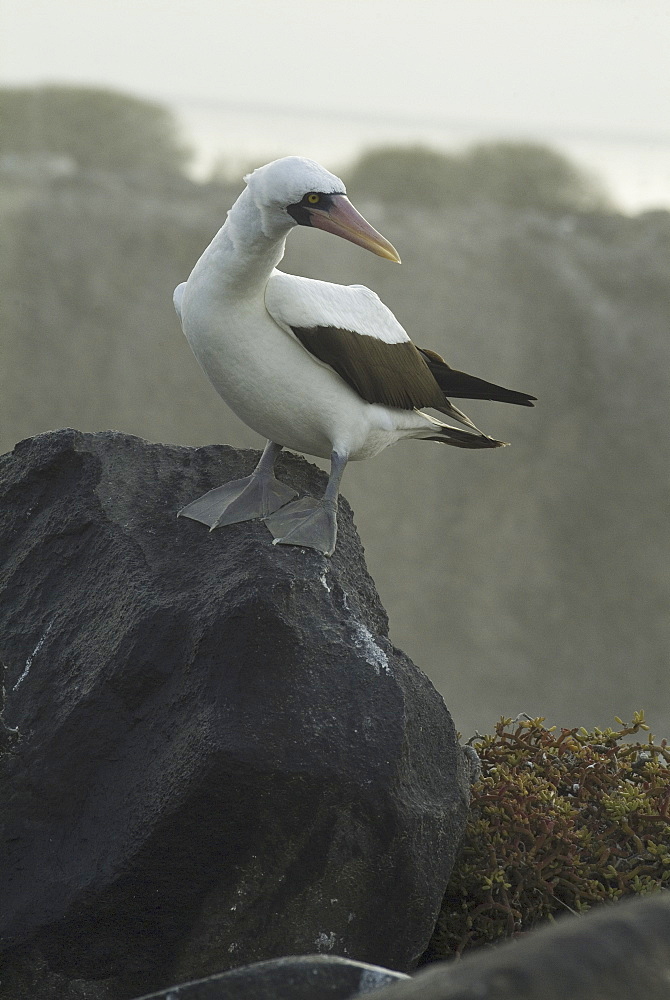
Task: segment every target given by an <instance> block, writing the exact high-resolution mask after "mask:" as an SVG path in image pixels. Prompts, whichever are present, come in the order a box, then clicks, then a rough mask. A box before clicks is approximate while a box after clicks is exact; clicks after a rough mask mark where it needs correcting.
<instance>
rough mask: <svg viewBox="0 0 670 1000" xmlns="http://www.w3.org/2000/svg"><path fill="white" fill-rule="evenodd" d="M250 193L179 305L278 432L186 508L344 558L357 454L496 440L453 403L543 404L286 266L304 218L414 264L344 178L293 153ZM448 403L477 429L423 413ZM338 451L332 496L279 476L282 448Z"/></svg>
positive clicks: (255, 424) (191, 334)
mask: <svg viewBox="0 0 670 1000" xmlns="http://www.w3.org/2000/svg"><path fill="white" fill-rule="evenodd" d="M245 181H246V184H247V186H246V189H245V190H244V191H243V192H242V194H241V195H240V196H239V198H238V199H237V201H236V202H235V204H234V205H233V207H232V208H231V209H230V211H229V212H228V217H227V219H226V222H225V225H224V226H223V228H222V229H220V230H219V232H218V233H217V234H216V236H215V237H214V239H213V240H212V242H211V243H210V245H209V246H208V247H207V249H206V250H205V252H204V253H203V255H202V256H201V257H200V259H199V260H198V262H197V263H196V265H195V267H194V268H193V271H192V272H191V275H190V277H189V278H188V281H185V282H182V284H180V285H179V286H178V287H177V288H176V289H175V293H174V304H175V308H176V310H177V313H178V315H179V317H180V319H181V323H182V328H183V331H184V333H185V335H186V337H187V339H188V342H189V344H190V346H191V348H192V350H193V353H194V354H195V356H196V358H197V360H198V362H199V363H200V365H201V367H202V369H203V371H204V372H205V374H206V375H207V376H208V378H209V379H210V381H211V382H212V384H213V385H214V388H215V389H216V390H217V392H218V393H219V395H220V396H221V397H222V398H223V399H224V400H225V402H226V403H227V404H228V405H229V406H230V408H231V409H232V410H233V411H234V412H235V413H236V414H237V415H238V417H240V418H241V419H242V420H243V421H244V422H245V423H246V424H247V425H248V426H249V427H251V428H253V430H255V431H257V432H258V433H259V434H262V435H263V436H264V437H266V438H267V439H268V443H267V445H266V447H265V450H264V452H263V455H262V457H261V460H260V462H259V464H258V466H257V467H256V469H255V470H254V472H253V473H252V475H251V476H248V477H247V478H245V479H239V480H236V481H234V482H231V483H227V484H225V485H224V486H219V487H217V488H216V489H213V490H210V491H209V492H208V493H206V494H205V495H204V496H203V497H200V498H199V499H198V500H194V501H193V502H192V503H189V504H188V505H187V506H186V507H184V508H183V509H182V510H180V511H179V515H183V516H185V517H190V518H192V519H194V520H196V521H201V522H202V523H204V524H206V525H208V526H209V527H210V529H213V528H218V527H221V526H222V525H226V524H233V523H235V522H238V521H246V520H251V519H252V518H264V519H265V524H266V525H267V527H268V528H269V529H270V531H271V533H272V534H273V535H274V540H275V544H276V543H281V544H284V545H302V546H307V547H309V548H313V549H316V550H317V551H319V552H322V553H324V554H325V555H331V554H332V553H333V551H334V549H335V541H336V537H337V497H338V490H339V485H340V480H341V478H342V473H343V471H344V467H345V465H346V464H347V462H348V461H355V460H358V459H363V458H370V457H372V456H373V455H377V454H378V453H379V452H380V451H382V450H383V449H384V448H386V447H388V445H391V444H394V443H395V442H396V441H399V440H401V439H403V438H419V439H423V440H427V441H441V442H443V443H444V444H450V445H455V446H456V447H459V448H496V447H500V446H501V445H502V444H503V442H501V441H495V440H494V439H493V438H490V437H488V436H487V435H485V434H483V433H482V432H481V431H480V430H479V429H478V428H477V427H475V425H474V424H473V423H472V421H471V420H470V419H469V418H468V417H467V416H465V414H464V413H462V412H461V411H460V410H459V409H457V408H456V407H455V406H454V405H453V404H452V403H451V402H450V401H449V399H448V398H447V397H448V396H456V397H463V398H470V399H492V400H500V401H502V402H507V403H518V404H521V405H522V406H532V405H533V403H532V400H533V399H534V398H535V397H533V396H529V395H527V394H526V393H522V392H514V391H513V390H510V389H503V388H502V387H500V386H496V385H493V384H492V383H490V382H485V381H484V380H482V379H478V378H475V377H473V376H471V375H466V374H465V373H463V372H459V371H456V370H455V369H452V368H450V367H449V366H448V365H447V364H446V363H445V362H444V361H443V359H442V358H441V357H440V356H439V355H438V354H435V353H434V352H433V351H429V350H421V349H419V348H417V347H415V345H414V344H413V343H412V341H411V340H410V339H409V337H408V335H407V333H406V332H405V330H404V329H403V327H402V326H401V325H400V323H399V322H398V320H397V319H396V318H395V316H394V315H393V313H392V312H391V311H390V309H388V308H387V307H386V306H385V305H384V304H383V303H382V302H381V300H380V299H379V298H378V296H377V295H376V294H375V293H374V292H372V291H370V289H369V288H366V287H364V286H363V285H346V286H345V285H336V284H331V283H329V282H325V281H315V280H312V279H310V278H302V277H297V276H295V275H292V274H286V273H284V272H282V271H278V270H277V264H279V262H280V261H281V259H282V257H283V255H284V246H285V243H286V237H287V236H288V234H289V233H290V231H291V230H292V229H293V228H294V227H295V226H313V227H316V228H317V229H322V230H324V231H325V232H327V233H333V234H335V235H337V236H342V237H343V238H344V239H346V240H350V241H351V242H352V243H355V244H357V245H358V246H361V247H364V248H365V249H366V250H370V251H372V253H375V254H378V255H379V256H380V257H385V258H387V259H388V260H392V261H396V262H398V263H400V258H399V256H398V254H397V252H396V250H395V248H394V247H393V246H392V245H391V244H390V243H389V242H388V240H386V239H384V237H383V236H381V235H380V233H378V232H377V231H376V230H375V229H373V228H372V226H370V225H369V223H368V222H366V220H365V219H364V218H363V217H362V216H361V215H359V213H358V212H357V211H356V209H355V208H354V206H353V205H352V204H351V202H350V201H349V200H348V199H347V197H346V191H345V187H344V184H343V183H342V181H341V180H340V179H339V178H338V177H336V176H335V175H334V174H331V173H330V172H329V171H327V170H326V169H325V168H324V167H322V166H320V165H319V164H318V163H315V162H314V161H313V160H308V159H305V158H303V157H299V156H288V157H284V158H283V159H280V160H275V161H273V162H272V163H268V164H266V165H265V166H264V167H260V168H259V169H257V170H254V172H253V173H251V174H249V175H248V176H247V177H245ZM422 407H430V408H433V409H436V410H438V411H440V412H441V413H443V414H445V415H446V416H447V417H449V418H451V419H452V420H456V421H458V422H459V423H461V424H462V425H463V426H464V427H466V428H467V430H462V429H460V428H457V427H453V426H451V425H449V424H445V423H444V422H443V421H441V420H438V419H436V418H435V417H433V416H431V415H429V414H427V413H424V412H422V409H421V408H422ZM284 447H286V448H292V449H294V450H295V451H300V452H305V453H306V454H308V455H316V456H319V457H321V458H329V459H330V461H331V472H330V478H329V480H328V485H327V488H326V491H325V494H324V496H323V497H322V498H321V499H315V498H313V497H303V498H302V499H300V500H296V499H294V498H295V497H297V493H296V492H295V491H294V490H292V489H291V488H290V487H288V486H286V485H284V484H283V483H281V482H279V480H277V479H276V478H275V476H274V474H273V466H274V463H275V460H276V458H277V456H278V454H279V452H280V451H281V449H282V448H284Z"/></svg>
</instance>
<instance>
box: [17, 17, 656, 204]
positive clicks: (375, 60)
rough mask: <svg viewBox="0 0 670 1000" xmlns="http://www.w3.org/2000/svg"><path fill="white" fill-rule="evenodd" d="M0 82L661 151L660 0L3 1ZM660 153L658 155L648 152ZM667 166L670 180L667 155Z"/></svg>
mask: <svg viewBox="0 0 670 1000" xmlns="http://www.w3.org/2000/svg"><path fill="white" fill-rule="evenodd" d="M0 11H2V14H1V17H2V21H3V23H2V25H1V31H0V78H1V79H2V81H3V82H4V83H6V84H7V83H9V84H19V83H36V82H45V81H49V82H54V81H57V82H74V83H82V84H83V83H95V84H102V85H108V86H113V87H116V88H121V89H124V90H129V91H132V92H134V93H137V94H140V95H146V96H153V97H158V98H162V99H168V100H172V99H183V98H189V99H195V100H196V101H208V102H212V103H213V104H217V103H221V104H224V105H225V104H227V105H231V104H238V105H242V106H243V107H244V106H249V107H253V108H254V113H257V112H258V108H259V107H267V106H269V107H270V108H280V109H287V110H288V112H289V113H290V112H291V111H292V110H295V111H296V112H299V111H301V110H304V111H307V112H309V113H310V115H311V117H312V119H313V121H315V120H316V121H318V124H319V126H320V127H322V128H323V129H324V130H327V128H328V121H329V115H333V113H336V114H337V116H338V118H339V119H340V120H341V119H342V117H346V115H348V114H354V113H355V114H359V115H361V114H362V115H364V116H366V115H367V116H372V117H376V118H378V119H382V120H388V121H389V122H390V121H395V122H398V123H399V124H400V125H402V122H403V121H412V120H414V119H417V120H422V121H423V120H425V121H433V122H438V123H440V122H441V123H455V124H458V123H462V124H463V125H465V126H468V127H469V128H472V129H475V130H478V131H480V132H481V133H482V134H484V133H486V132H493V133H500V132H509V133H510V134H511V135H519V134H522V133H523V134H525V133H527V132H529V131H530V132H533V131H536V132H537V134H538V136H540V137H545V136H550V135H559V134H563V135H564V136H565V137H567V138H570V137H571V136H572V137H573V138H576V139H579V138H580V137H581V138H584V137H586V138H592V139H603V140H605V141H607V142H613V141H618V140H622V141H624V142H630V141H632V140H635V141H638V142H640V141H641V142H642V143H643V144H645V145H646V146H647V147H650V148H651V147H654V146H655V147H656V152H657V154H658V155H660V154H662V153H663V151H664V155H665V156H668V157H670V113H669V112H670V68H669V67H670V0H113V2H112V0H1V2H0ZM659 151H660V153H659ZM659 163H661V167H660V169H661V170H662V169H664V168H663V166H662V164H663V163H665V164H666V166H667V175H668V176H667V180H668V185H669V187H670V159H667V160H664V161H663V160H661V161H659Z"/></svg>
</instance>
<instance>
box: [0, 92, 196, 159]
mask: <svg viewBox="0 0 670 1000" xmlns="http://www.w3.org/2000/svg"><path fill="white" fill-rule="evenodd" d="M189 158H190V152H189V151H188V150H187V149H186V147H185V146H184V145H182V144H181V142H180V140H179V138H178V134H177V127H176V124H175V121H174V119H173V117H172V115H171V114H170V112H169V111H168V110H167V108H165V107H163V106H162V105H161V104H157V103H154V102H152V101H145V100H141V99H140V98H137V97H131V96H129V95H128V94H121V93H117V92H115V91H111V90H103V89H97V88H93V87H65V86H44V87H11V88H3V89H0V161H1V162H2V166H3V169H5V170H11V169H12V164H16V165H17V169H23V170H26V171H28V172H29V171H30V170H31V169H34V168H39V167H40V166H41V168H42V169H43V170H44V171H45V172H47V173H48V172H49V170H50V169H53V170H55V171H56V172H66V171H67V168H68V164H71V166H72V167H73V168H75V169H80V170H102V171H111V172H138V173H153V174H177V173H179V172H181V171H182V169H183V168H184V166H185V164H186V163H187V162H188V160H189Z"/></svg>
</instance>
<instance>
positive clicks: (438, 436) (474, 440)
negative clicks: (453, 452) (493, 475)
mask: <svg viewBox="0 0 670 1000" xmlns="http://www.w3.org/2000/svg"><path fill="white" fill-rule="evenodd" d="M421 440H422V441H441V442H442V444H451V445H453V446H454V447H455V448H506V447H507V445H508V444H509V442H508V441H496V440H495V438H492V437H489V436H488V434H482V432H481V431H479V433H478V434H470V433H469V432H468V431H461V430H459V429H458V428H457V427H449V426H447V424H443V425H442V426H441V428H440V430H439V431H437V432H436V433H434V434H431V435H430V437H424V436H423V435H422V436H421Z"/></svg>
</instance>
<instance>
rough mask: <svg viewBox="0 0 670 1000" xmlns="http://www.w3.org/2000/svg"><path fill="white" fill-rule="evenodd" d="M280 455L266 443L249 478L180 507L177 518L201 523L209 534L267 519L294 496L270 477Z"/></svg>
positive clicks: (210, 492)
mask: <svg viewBox="0 0 670 1000" xmlns="http://www.w3.org/2000/svg"><path fill="white" fill-rule="evenodd" d="M280 451H281V445H280V444H275V443H274V441H268V443H267V444H266V446H265V450H264V451H263V454H262V455H261V460H260V462H259V463H258V465H257V466H256V468H255V469H254V471H253V472H252V473H251V475H250V476H247V477H246V478H245V479H234V480H233V482H232V483H226V484H225V485H224V486H217V487H216V489H214V490H210V491H209V493H205V495H204V496H201V497H200V498H199V499H198V500H194V501H193V502H192V503H189V504H187V505H186V507H182V509H181V510H180V511H179V513H178V514H177V517H190V518H192V520H194V521H201V522H202V523H203V524H206V525H208V526H209V529H210V531H212V530H213V529H214V528H220V527H222V526H223V525H224V524H236V523H237V522H238V521H251V520H253V518H255V517H267V515H268V514H272V512H273V511H275V510H278V509H279V508H280V507H283V506H284V504H287V503H288V502H289V501H290V500H293V498H294V497H297V495H298V494H297V493H296V491H295V490H292V489H291V488H290V486H284V484H283V483H280V482H279V480H278V479H275V477H274V473H273V471H272V470H273V468H274V464H275V461H276V460H277V456H278V455H279V452H280Z"/></svg>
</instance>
